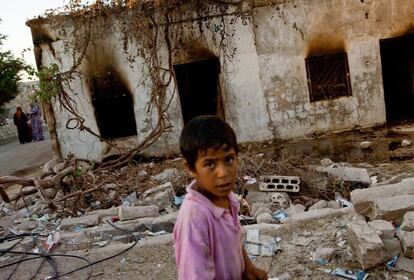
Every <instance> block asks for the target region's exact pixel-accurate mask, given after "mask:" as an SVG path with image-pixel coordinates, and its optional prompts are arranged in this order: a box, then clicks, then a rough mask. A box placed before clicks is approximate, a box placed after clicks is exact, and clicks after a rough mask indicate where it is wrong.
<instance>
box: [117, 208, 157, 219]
mask: <svg viewBox="0 0 414 280" xmlns="http://www.w3.org/2000/svg"><path fill="white" fill-rule="evenodd" d="M158 216H159V212H158V207H157V206H156V205H150V206H132V207H120V208H119V209H118V217H119V218H120V219H121V220H122V221H124V220H134V219H138V218H144V217H158Z"/></svg>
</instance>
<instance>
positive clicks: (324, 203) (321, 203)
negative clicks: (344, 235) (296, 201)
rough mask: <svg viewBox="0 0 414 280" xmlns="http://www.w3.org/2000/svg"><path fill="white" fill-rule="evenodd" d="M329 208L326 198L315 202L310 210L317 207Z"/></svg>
mask: <svg viewBox="0 0 414 280" xmlns="http://www.w3.org/2000/svg"><path fill="white" fill-rule="evenodd" d="M323 208H328V201H326V200H319V201H318V202H316V203H315V204H313V205H312V206H311V207H309V211H312V210H317V209H323Z"/></svg>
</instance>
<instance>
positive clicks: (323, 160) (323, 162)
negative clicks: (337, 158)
mask: <svg viewBox="0 0 414 280" xmlns="http://www.w3.org/2000/svg"><path fill="white" fill-rule="evenodd" d="M333 163H334V162H333V161H332V160H330V159H329V158H324V159H321V165H322V166H325V167H326V166H329V165H331V164H333Z"/></svg>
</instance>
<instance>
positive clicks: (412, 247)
mask: <svg viewBox="0 0 414 280" xmlns="http://www.w3.org/2000/svg"><path fill="white" fill-rule="evenodd" d="M397 236H398V238H399V239H400V241H401V245H402V247H403V251H404V256H406V257H407V258H411V259H413V258H414V232H409V231H404V230H399V231H398V232H397Z"/></svg>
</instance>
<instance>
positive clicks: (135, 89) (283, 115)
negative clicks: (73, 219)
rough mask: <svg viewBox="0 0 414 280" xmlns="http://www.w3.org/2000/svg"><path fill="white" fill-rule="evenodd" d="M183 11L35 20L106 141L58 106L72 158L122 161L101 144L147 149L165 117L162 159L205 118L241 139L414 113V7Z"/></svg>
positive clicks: (341, 3)
mask: <svg viewBox="0 0 414 280" xmlns="http://www.w3.org/2000/svg"><path fill="white" fill-rule="evenodd" d="M171 2H174V1H165V3H162V4H160V5H159V6H156V7H155V6H154V5H151V4H148V2H145V3H143V4H141V5H135V6H133V7H128V6H126V5H123V6H122V5H120V6H119V7H117V6H111V7H105V8H102V9H100V10H99V12H94V10H89V11H88V12H85V14H86V16H84V17H83V18H82V17H81V16H79V17H78V18H75V17H74V15H71V14H69V15H55V16H49V17H46V18H44V19H35V20H31V21H29V22H28V25H29V26H30V28H31V29H32V34H33V41H34V44H35V50H36V56H37V63H38V67H40V68H42V67H48V66H50V65H53V64H56V65H57V67H58V72H59V73H61V74H62V75H66V74H67V73H70V74H72V75H71V78H70V79H68V80H67V83H65V85H64V86H63V89H64V91H65V93H66V96H67V98H70V99H71V100H72V101H73V104H76V110H77V113H78V115H79V116H80V117H81V119H82V122H83V124H84V125H85V126H87V127H89V128H90V129H91V130H92V131H95V132H96V134H97V135H94V134H93V133H88V131H86V130H82V129H70V128H71V125H73V123H74V122H79V118H78V120H73V122H72V123H71V120H72V119H73V116H72V114H71V112H70V110H69V111H68V110H67V108H65V106H60V105H59V102H58V100H54V102H53V103H52V104H53V105H52V107H51V109H50V115H49V118H52V119H53V122H52V123H53V124H54V129H53V133H54V135H55V138H56V139H57V142H58V143H59V150H60V153H61V154H62V155H63V156H67V155H69V154H74V155H76V156H78V157H81V158H88V159H93V160H101V159H102V158H104V157H105V156H107V155H110V154H112V153H115V151H114V147H113V145H110V144H108V143H107V142H106V141H102V139H106V140H110V141H111V142H112V143H113V144H114V145H115V146H117V147H118V149H125V148H126V149H127V148H128V147H133V146H134V145H139V144H140V143H142V142H143V141H145V139H147V138H146V137H148V136H149V135H150V134H151V133H152V131H153V129H154V127H155V126H156V125H157V122H158V119H159V118H160V116H161V115H163V116H166V119H168V127H169V128H168V130H167V131H166V132H165V133H163V134H162V136H161V137H160V138H159V139H157V141H156V142H155V143H153V144H152V145H151V146H149V147H148V148H147V149H146V152H148V153H150V154H165V153H169V152H172V151H177V142H178V136H179V133H180V131H181V129H182V127H183V125H184V124H185V122H187V121H188V120H189V119H191V118H192V117H194V116H196V115H200V114H217V115H220V116H222V117H223V118H225V119H226V121H228V122H229V123H230V124H231V125H232V126H233V127H234V129H235V131H236V133H237V135H238V139H239V141H240V142H246V141H261V140H267V139H273V138H279V139H288V138H295V137H302V136H305V135H307V134H311V133H314V132H326V131H338V130H347V129H352V128H355V127H373V126H377V125H382V124H385V123H387V122H393V121H399V120H405V119H411V118H413V117H414V116H413V115H414V110H413V109H412V106H413V105H414V83H413V79H414V78H413V77H414V62H413V61H414V52H413V49H414V48H413V47H414V26H413V25H414V0H409V1H389V0H352V1H349V0H318V1H316V0H273V1H269V0H267V1H265V0H254V1H253V0H252V1H219V0H216V1H212V0H211V1H194V0H193V1H178V2H182V4H180V5H174V3H171ZM187 2H188V3H187ZM199 2H203V3H202V4H200V3H199ZM197 3H199V4H197ZM79 14H80V13H79ZM160 92H162V93H163V94H159V93H160ZM160 100H161V101H162V102H161V101H160ZM160 102H161V103H160ZM154 104H155V105H154ZM160 104H161V105H160ZM160 108H161V109H160ZM157 110H158V111H157ZM75 126H76V125H75ZM52 137H53V136H52Z"/></svg>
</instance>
